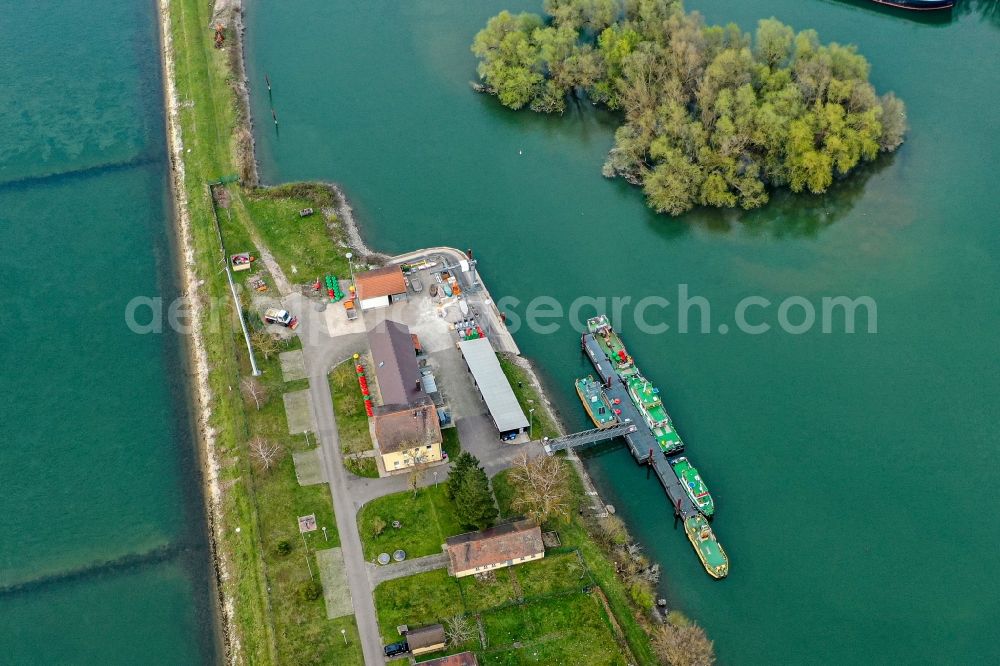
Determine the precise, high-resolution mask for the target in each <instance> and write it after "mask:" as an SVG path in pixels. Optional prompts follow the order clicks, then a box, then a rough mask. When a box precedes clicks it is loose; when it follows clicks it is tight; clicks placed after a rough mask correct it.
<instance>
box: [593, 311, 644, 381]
mask: <svg viewBox="0 0 1000 666" xmlns="http://www.w3.org/2000/svg"><path fill="white" fill-rule="evenodd" d="M587 330H589V331H590V332H591V333H593V334H594V337H595V338H596V339H597V343H598V344H599V345H600V346H601V350H602V351H604V355H605V356H607V357H608V360H609V361H611V363H612V364H613V365H614V367H615V370H616V371H617V372H618V374H619V375H621V374H623V373H627V372H629V371H630V370H633V369H634V368H635V364H634V363H633V361H632V357H631V356H630V355H629V353H628V350H627V349H625V343H624V342H622V339H621V338H619V337H618V334H617V333H616V332H615V329H613V328H612V327H611V322H609V321H608V317H607V316H606V315H601V316H599V317H591V318H590V319H588V320H587Z"/></svg>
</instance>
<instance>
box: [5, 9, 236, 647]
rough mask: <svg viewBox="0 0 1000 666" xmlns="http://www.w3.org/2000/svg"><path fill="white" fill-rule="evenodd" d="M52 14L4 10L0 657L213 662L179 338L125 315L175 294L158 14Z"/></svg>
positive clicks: (205, 556)
mask: <svg viewBox="0 0 1000 666" xmlns="http://www.w3.org/2000/svg"><path fill="white" fill-rule="evenodd" d="M57 4H58V6H55V5H53V6H52V7H43V6H41V5H40V4H38V3H35V4H30V5H26V4H25V3H19V2H13V1H11V0H0V16H2V17H3V20H2V21H0V115H2V117H3V119H4V121H3V127H4V130H3V132H2V133H0V276H2V278H3V279H2V282H3V286H2V291H0V313H2V314H0V322H2V326H0V368H2V370H0V373H2V374H0V405H2V407H0V413H2V414H3V421H4V425H5V428H4V438H3V446H2V451H0V535H2V537H0V619H2V629H0V663H4V664H55V663H66V664H68V663H74V664H191V663H213V662H215V661H216V660H217V655H218V652H219V651H218V647H217V645H216V634H217V632H216V630H215V624H216V622H215V614H214V612H213V602H212V597H213V580H212V577H211V569H210V566H209V553H208V548H207V540H206V530H205V524H204V523H205V520H204V511H203V508H202V506H203V499H202V495H201V479H200V472H199V466H198V463H197V458H196V449H195V446H194V443H193V438H192V428H191V420H190V415H189V411H188V401H187V399H186V396H187V388H186V383H187V371H186V368H185V361H184V356H183V353H182V348H181V346H180V340H179V338H178V337H177V336H174V335H171V334H170V333H169V332H166V333H164V334H163V335H136V334H135V333H132V332H131V331H130V330H129V328H128V327H127V326H126V321H125V311H126V305H127V304H128V302H129V301H130V300H131V299H132V298H133V297H135V296H145V297H160V298H164V299H168V300H169V299H171V298H173V297H174V296H175V295H176V293H177V284H176V274H175V270H174V250H173V247H172V237H173V232H172V227H171V209H170V198H169V194H168V192H169V190H168V180H167V163H166V151H165V139H164V115H163V94H162V76H161V71H160V52H159V46H158V41H157V39H158V38H157V34H158V32H157V14H156V9H155V4H154V2H152V0H144V1H142V2H128V3H122V2H112V1H110V0H92V1H88V2H84V1H83V0H68V1H66V2H60V3H57ZM145 312H147V313H148V311H145ZM148 316H149V315H148V314H145V315H144V316H142V320H143V321H145V320H147V319H148Z"/></svg>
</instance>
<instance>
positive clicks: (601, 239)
mask: <svg viewBox="0 0 1000 666" xmlns="http://www.w3.org/2000/svg"><path fill="white" fill-rule="evenodd" d="M688 6H689V8H692V9H698V10H700V11H702V12H703V13H705V14H706V15H707V17H708V19H709V20H710V21H711V22H728V21H734V22H736V23H738V24H739V25H741V26H742V27H743V28H744V29H752V28H753V26H754V25H755V23H756V21H757V20H758V19H760V18H765V17H768V16H771V15H774V16H777V17H778V18H780V19H782V20H784V21H785V22H787V23H790V24H791V25H793V26H794V27H796V28H798V29H803V28H810V27H811V28H816V29H817V30H818V31H819V32H820V35H821V37H822V38H823V39H824V40H835V41H840V42H853V43H856V44H858V46H859V47H860V50H861V52H862V53H864V54H865V55H866V56H867V57H868V58H869V59H870V61H871V63H872V75H871V78H872V81H873V82H874V83H875V85H876V86H877V88H878V89H879V90H895V91H896V92H897V94H899V95H900V96H901V97H902V98H903V99H904V100H906V102H907V104H908V105H909V115H910V124H911V127H912V129H911V131H910V134H909V138H908V141H907V143H906V144H905V145H904V146H903V147H902V149H901V150H900V151H899V152H898V153H897V154H896V155H894V156H892V157H891V158H889V159H883V160H880V161H879V162H878V163H876V164H874V165H873V166H871V167H869V168H867V169H865V170H863V171H862V172H861V173H859V174H857V175H855V176H853V177H851V178H850V179H848V180H846V181H844V182H841V183H839V184H837V185H836V186H835V187H834V188H833V189H832V190H831V192H830V193H829V194H828V195H826V196H823V197H811V196H790V195H787V194H780V193H779V194H777V195H776V196H775V197H774V198H773V201H772V203H771V204H770V205H769V206H767V207H765V208H763V209H761V210H757V211H753V212H750V213H742V212H733V211H726V212H719V211H694V212H692V213H691V214H689V215H686V216H685V217H683V218H681V219H677V220H675V219H669V218H666V217H661V216H657V215H654V214H652V213H651V212H649V211H648V210H647V209H646V207H645V204H644V202H643V200H642V196H641V194H640V193H639V192H638V191H636V190H635V189H633V188H631V187H629V186H627V185H625V184H624V183H622V182H620V181H608V180H605V179H603V178H602V177H601V175H600V167H601V163H602V161H603V158H604V155H605V153H606V152H607V150H608V148H609V147H610V146H611V142H612V132H613V130H614V127H615V119H614V117H613V116H611V115H609V114H605V113H602V112H598V111H595V110H593V108H592V107H590V106H589V105H584V106H582V107H579V108H571V109H570V110H569V111H567V113H566V114H565V115H564V116H562V117H542V116H539V115H535V114H531V113H529V112H522V113H514V112H510V111H507V110H504V109H502V108H501V107H500V106H499V105H498V104H497V102H496V100H494V99H492V98H489V97H485V96H480V95H476V94H474V93H473V92H471V91H470V89H469V85H468V82H469V81H470V80H471V79H473V78H474V77H475V61H474V59H473V57H472V55H471V54H470V52H469V44H470V43H471V41H472V37H473V35H474V34H475V32H476V31H477V30H478V29H479V28H480V27H481V26H482V25H483V24H484V23H485V21H486V19H487V17H489V16H490V15H492V14H494V13H496V12H497V11H498V10H500V9H502V8H510V9H515V10H518V9H530V10H532V11H537V10H538V9H539V8H540V3H539V2H537V1H527V0H495V1H494V0H491V1H489V2H459V1H457V0H413V1H411V2H406V3H399V2H389V1H386V0H372V1H371V2H366V3H361V4H359V3H355V2H346V1H344V0H336V1H331V2H326V3H315V2H306V1H304V0H283V1H282V2H276V1H274V0H252V1H251V2H250V4H249V6H248V35H247V38H248V43H247V51H248V57H249V63H248V66H249V75H250V78H251V84H252V86H253V97H252V104H253V109H254V115H255V117H256V118H259V119H261V120H262V122H261V123H259V124H258V127H257V128H256V134H257V139H258V147H259V151H260V153H259V156H260V160H261V167H262V173H263V176H264V179H265V180H267V181H269V182H282V181H291V180H303V179H315V178H320V179H330V180H336V181H338V182H341V183H342V184H343V185H344V187H345V188H346V191H347V192H348V195H349V196H350V197H351V200H352V203H353V204H354V206H355V210H356V213H357V214H358V217H359V218H360V220H361V222H362V225H363V232H364V234H365V235H366V237H367V238H368V239H369V240H370V241H371V242H372V244H373V245H375V246H376V247H377V248H378V249H381V250H385V251H389V252H394V251H405V250H409V249H412V248H414V247H424V246H430V245H435V244H448V245H453V246H456V247H460V248H466V247H471V248H474V249H475V251H476V254H477V257H478V258H479V259H481V266H480V268H481V271H482V274H483V275H484V277H485V279H486V280H487V282H488V284H489V285H490V287H491V290H492V291H493V293H494V296H496V297H498V298H499V297H502V296H510V297H515V298H517V299H519V300H520V302H521V306H519V307H514V308H512V311H513V312H515V313H519V314H520V315H522V316H523V314H524V307H525V304H526V303H527V302H528V301H530V300H531V299H533V298H535V297H538V296H550V297H553V298H554V299H556V301H558V302H559V303H561V304H563V306H564V307H567V306H568V305H569V304H570V303H572V302H573V300H574V299H576V298H577V297H580V296H589V297H595V298H596V297H607V298H611V297H615V296H630V297H632V299H633V302H635V301H637V300H638V299H639V298H642V297H645V296H654V295H661V296H664V297H666V298H668V299H669V300H670V301H671V302H672V303H674V304H676V303H677V301H678V294H679V292H678V289H679V285H682V284H684V285H688V286H687V289H688V290H689V293H690V294H692V295H698V296H703V297H704V298H705V299H707V300H708V302H709V303H710V307H711V318H712V319H711V323H710V326H709V331H710V332H708V333H701V332H689V333H686V334H682V333H680V332H678V329H679V318H678V308H677V307H676V305H672V306H671V307H668V308H666V309H664V308H653V309H651V310H650V311H649V313H648V315H647V318H648V320H649V321H651V322H665V323H670V324H671V328H670V329H669V330H668V331H666V332H664V333H660V334H653V333H650V332H643V331H640V330H639V327H638V326H637V325H636V323H635V321H634V318H633V317H632V315H631V314H630V310H629V309H628V308H626V309H625V311H624V313H625V316H624V317H623V318H622V320H621V321H620V322H619V325H620V328H621V330H622V332H623V336H624V339H625V341H626V343H627V344H628V345H629V347H630V349H631V351H632V353H633V354H634V356H635V358H636V359H637V360H638V362H639V364H640V366H641V367H642V368H643V369H644V370H645V372H646V374H648V375H649V376H650V378H651V379H652V380H653V381H654V382H655V383H656V384H658V385H659V387H660V388H661V389H662V391H663V395H664V399H665V402H666V404H667V406H668V408H669V410H670V412H671V414H672V415H673V417H674V419H675V421H676V422H677V424H678V427H679V429H680V431H681V434H682V435H683V436H684V438H685V440H686V441H687V443H688V451H689V453H690V456H691V458H692V460H693V461H694V462H695V463H696V464H697V465H698V466H699V468H700V469H701V471H702V474H703V476H704V477H705V479H706V481H707V483H708V484H709V487H710V488H711V489H712V491H713V493H714V494H715V496H716V500H717V506H718V513H717V517H716V519H715V523H714V524H715V529H716V532H717V534H718V536H719V538H720V540H721V541H722V543H723V544H724V546H725V547H726V549H727V551H728V553H729V556H730V560H731V564H732V571H731V574H730V576H729V578H728V579H726V580H724V581H721V582H716V581H713V580H711V579H710V578H709V577H708V576H706V575H705V573H704V571H703V570H702V569H701V567H700V565H699V563H698V561H697V560H696V558H695V556H694V555H693V553H692V552H691V549H690V546H689V545H688V544H687V542H686V540H685V539H684V537H683V535H682V534H681V533H679V532H677V531H675V530H674V528H673V525H672V522H673V521H672V517H671V513H670V510H669V507H668V505H667V503H666V502H665V501H664V496H663V492H662V490H661V489H660V488H659V487H658V486H657V484H656V482H655V481H653V480H649V481H647V480H646V479H645V474H644V473H643V472H642V470H640V469H638V468H636V466H635V465H634V463H633V462H632V461H631V459H630V458H629V457H628V455H627V454H626V453H625V452H624V450H623V449H622V448H620V447H606V448H604V449H601V450H598V451H596V452H594V453H593V454H592V455H590V456H588V460H587V464H588V467H589V469H590V471H591V472H592V474H593V476H594V478H595V480H596V482H597V484H598V486H599V487H600V489H601V491H602V492H603V493H604V494H605V495H606V497H607V499H608V501H609V502H611V503H613V504H614V505H615V506H616V507H617V509H618V510H619V512H620V514H621V515H622V516H624V517H625V518H626V520H627V521H628V523H629V525H630V527H631V528H632V530H633V531H634V533H635V534H636V535H637V536H638V538H639V539H640V540H641V542H642V543H643V544H644V545H645V547H646V549H647V552H648V553H649V554H650V555H651V556H652V557H653V558H655V559H656V560H657V561H659V562H661V563H662V565H663V568H664V572H665V573H664V578H663V584H662V587H663V593H664V595H665V596H666V597H667V598H668V599H669V602H670V604H671V605H672V606H676V607H678V608H681V609H683V610H684V611H686V612H687V613H689V614H690V615H691V616H693V617H694V618H696V619H697V620H698V621H699V622H700V623H702V624H703V625H704V626H705V627H706V628H707V630H708V632H709V633H710V635H711V636H712V638H714V640H715V643H716V648H717V651H718V655H719V657H720V659H721V661H723V662H724V663H761V664H764V663H862V662H865V663H901V662H902V663H985V662H993V663H995V662H997V661H998V660H1000V647H998V645H1000V644H998V643H997V642H996V641H994V640H992V638H991V632H992V630H993V627H994V626H995V624H996V622H997V621H998V620H1000V585H998V583H997V581H998V580H1000V576H998V575H997V569H998V565H1000V548H998V547H997V535H998V534H1000V514H998V512H997V511H996V510H995V509H994V508H993V504H992V502H993V492H994V491H995V489H996V487H997V483H998V480H1000V473H998V470H1000V460H998V454H997V446H996V445H997V440H998V434H1000V428H998V426H997V421H996V419H995V418H994V417H995V404H994V403H995V402H996V399H997V396H998V395H1000V372H998V368H997V349H998V345H997V330H998V326H1000V312H998V307H997V306H998V298H997V293H996V287H997V284H998V282H1000V272H998V269H997V262H996V256H997V253H998V252H1000V234H998V232H997V221H998V219H1000V205H998V203H997V202H998V199H997V198H996V195H995V182H996V176H995V165H996V163H997V162H998V161H1000V152H998V142H997V135H996V109H997V107H998V103H1000V68H998V67H997V54H998V53H1000V20H998V16H997V10H996V6H995V3H990V2H961V3H960V7H959V8H958V9H957V10H956V11H955V12H954V13H953V14H950V15H946V16H944V17H942V18H927V17H920V16H916V15H913V14H907V13H900V12H895V11H883V10H878V9H874V8H873V5H872V4H871V3H868V2H862V1H846V2H841V1H837V0H769V1H767V2H765V1H763V0H748V1H746V2H739V3H734V2H727V3H721V2H710V1H708V0H691V1H689V3H688ZM265 73H267V74H268V75H269V77H270V79H271V82H272V84H273V101H274V108H275V110H276V111H277V114H278V117H279V119H280V121H281V128H280V136H279V135H277V134H276V133H275V131H274V127H273V124H272V123H271V122H270V113H269V107H268V95H267V91H266V89H265V88H264V86H263V81H264V75H265ZM264 120H266V122H264ZM754 295H756V296H761V297H764V298H766V299H768V300H769V301H771V302H772V303H773V304H774V305H773V306H772V307H771V308H770V309H757V310H754V315H753V317H752V319H753V320H754V321H755V322H758V321H759V322H769V323H770V324H771V325H772V330H771V331H770V332H768V333H766V334H762V335H749V334H744V333H737V332H736V328H735V327H734V326H732V324H733V323H734V321H735V319H734V312H735V308H736V305H737V303H738V302H739V301H740V299H743V298H744V297H747V296H754ZM841 295H843V296H848V297H851V298H856V297H860V296H869V297H871V298H872V299H873V300H874V301H875V303H876V304H877V333H873V334H869V333H867V332H866V330H867V329H866V326H865V323H864V318H863V316H862V317H859V325H858V331H859V332H857V333H854V334H846V333H844V332H843V330H844V325H843V321H842V319H843V318H842V317H841V319H840V320H839V323H838V321H836V320H835V321H834V322H833V329H834V332H833V333H827V334H824V333H823V332H822V330H821V326H820V324H819V323H817V324H816V326H815V327H814V328H813V329H812V330H810V331H809V332H806V333H804V334H801V335H792V334H789V333H785V332H782V331H780V330H778V326H777V323H778V322H779V319H778V318H777V313H776V309H777V304H778V303H781V302H782V301H784V300H785V299H787V298H789V297H796V296H798V297H802V298H804V299H806V300H807V301H808V302H809V303H811V304H813V305H814V307H815V308H816V310H817V312H818V311H819V308H820V305H819V304H820V303H821V299H822V298H823V297H826V296H829V297H835V296H841ZM52 296H55V294H52ZM47 300H48V301H49V302H53V303H54V302H56V301H57V300H58V299H57V298H53V297H50V298H49V299H47ZM799 307H801V306H799ZM691 312H692V315H691V316H692V320H693V321H695V322H697V321H698V319H697V318H698V317H699V316H700V310H697V309H694V310H692V311H691ZM801 312H802V311H801V309H799V310H795V313H796V314H793V315H791V316H790V319H791V320H792V321H794V322H796V323H797V322H799V321H801V317H802V314H801ZM720 324H726V326H728V332H727V333H722V332H720V329H719V325H720ZM692 328H693V329H695V330H700V329H699V328H698V326H697V323H695V324H693V325H692ZM837 330H839V331H841V332H840V333H837V332H836V331H837ZM517 339H518V342H519V344H520V345H521V348H522V351H523V352H524V353H525V354H526V355H527V356H529V357H530V358H533V359H535V360H536V361H540V366H541V369H542V371H543V373H544V378H545V381H546V382H547V384H548V385H549V386H550V388H551V389H552V393H553V395H554V399H555V401H556V404H557V406H558V408H559V410H560V412H561V414H562V416H563V418H564V419H565V421H566V422H567V423H568V424H569V425H570V426H571V427H584V426H585V425H586V424H585V421H584V417H583V414H582V410H581V409H580V407H579V404H578V403H577V402H576V398H575V395H574V394H573V391H572V388H571V382H572V379H573V378H574V377H576V376H579V375H580V374H582V373H586V372H589V371H590V369H589V367H588V364H587V363H586V362H585V361H584V360H583V359H582V358H581V356H580V352H579V347H578V333H577V332H576V331H575V330H573V328H572V327H571V326H570V325H568V324H567V323H566V322H563V325H562V326H560V327H558V330H557V331H556V332H553V333H547V334H542V333H539V332H532V331H528V330H521V331H520V332H518V333H517ZM6 353H10V352H9V350H7V351H6Z"/></svg>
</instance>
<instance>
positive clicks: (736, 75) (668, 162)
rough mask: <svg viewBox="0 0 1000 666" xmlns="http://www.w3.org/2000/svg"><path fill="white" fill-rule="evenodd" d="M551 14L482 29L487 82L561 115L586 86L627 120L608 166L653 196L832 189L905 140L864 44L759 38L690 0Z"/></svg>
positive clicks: (763, 195) (758, 198)
mask: <svg viewBox="0 0 1000 666" xmlns="http://www.w3.org/2000/svg"><path fill="white" fill-rule="evenodd" d="M544 8H545V11H546V13H547V14H548V19H543V18H542V17H541V16H539V15H537V14H529V13H525V14H519V15H513V14H511V13H509V12H506V11H504V12H501V13H500V14H498V15H497V16H494V17H493V18H491V19H490V20H489V22H488V23H487V25H486V27H485V28H484V29H483V30H481V31H480V32H479V34H477V35H476V38H475V41H474V43H473V45H472V51H473V53H475V55H476V56H477V57H478V58H479V59H480V63H479V67H478V71H479V76H480V77H481V78H482V80H483V86H482V89H483V90H485V91H486V92H489V93H492V94H495V95H496V96H497V97H498V98H499V100H500V102H501V103H502V104H503V105H504V106H507V107H509V108H511V109H520V108H522V107H525V106H528V107H529V108H531V109H532V110H533V111H538V112H544V113H561V112H562V111H563V110H564V109H565V106H566V102H567V100H568V99H571V100H574V101H578V100H579V98H580V96H581V94H585V95H586V96H587V97H589V99H590V100H591V101H592V102H593V103H595V104H600V105H603V106H605V107H607V108H609V109H612V110H615V111H619V112H621V114H622V115H623V119H624V122H623V124H622V125H621V127H619V128H618V130H617V131H616V132H615V145H614V147H613V148H612V149H611V152H610V153H609V155H608V159H607V161H606V162H605V164H604V170H603V172H604V175H605V176H607V177H609V178H610V177H615V176H621V177H622V178H624V179H625V180H627V181H628V182H630V183H632V184H634V185H640V186H642V188H643V191H644V192H645V194H646V198H647V200H648V203H649V205H650V206H651V207H652V208H654V209H656V210H657V211H658V212H661V213H669V214H670V215H679V214H681V213H683V212H685V211H687V210H690V209H691V208H692V207H694V206H696V205H703V206H716V207H727V208H732V207H735V206H740V207H742V208H745V209H750V208H757V207H759V206H762V205H764V204H765V203H767V201H768V189H769V188H772V187H785V186H787V187H789V188H791V189H792V190H793V191H795V192H801V191H803V190H808V191H809V192H813V193H821V192H825V191H826V189H827V188H828V187H829V186H830V185H831V183H832V182H833V180H834V178H835V177H838V176H843V175H845V174H847V173H849V172H850V171H851V170H852V169H854V168H855V167H856V166H858V165H859V164H860V163H862V162H866V161H871V160H873V159H875V157H876V156H877V155H878V154H879V153H880V152H891V151H893V150H895V149H896V148H898V147H899V146H900V144H902V142H903V136H904V133H905V131H906V110H905V107H904V105H903V102H902V101H900V100H899V99H897V98H896V97H895V95H893V94H892V93H887V94H885V95H883V96H881V97H879V96H878V95H877V94H876V92H875V89H874V88H873V86H872V85H871V84H870V83H869V82H868V71H869V65H868V61H867V60H866V59H865V58H864V57H863V56H862V55H860V54H858V53H857V51H856V49H855V47H853V46H843V45H840V44H836V43H830V44H826V45H823V44H821V43H820V41H819V37H818V35H817V34H816V32H815V31H814V30H803V31H802V32H799V33H795V32H794V31H793V30H792V28H790V27H789V26H787V25H784V24H783V23H781V22H780V21H778V20H776V19H774V18H771V19H767V20H762V21H760V22H759V24H758V26H757V31H756V34H755V35H754V37H753V38H751V36H750V35H749V34H747V33H744V32H743V31H742V30H740V28H739V27H738V26H736V25H734V24H729V25H727V26H724V27H722V26H707V25H705V23H704V20H703V18H702V17H701V15H700V14H698V13H697V12H692V13H686V12H685V11H684V8H683V5H682V3H681V2H680V0H624V5H623V6H622V5H620V4H619V2H618V1H617V0H545V3H544Z"/></svg>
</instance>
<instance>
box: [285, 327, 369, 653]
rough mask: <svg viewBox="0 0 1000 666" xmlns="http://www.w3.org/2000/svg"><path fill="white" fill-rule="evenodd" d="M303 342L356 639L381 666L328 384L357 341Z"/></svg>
mask: <svg viewBox="0 0 1000 666" xmlns="http://www.w3.org/2000/svg"><path fill="white" fill-rule="evenodd" d="M303 312H306V311H303ZM310 313H311V311H310ZM318 322H319V318H318V317H308V320H307V321H304V322H303V324H304V325H306V326H308V325H310V324H318ZM344 337H345V338H353V337H354V336H344ZM310 338H311V339H310ZM302 339H303V347H302V352H303V356H304V358H305V362H306V369H307V371H308V375H309V391H310V394H311V395H312V403H313V416H314V418H315V422H316V438H317V440H318V441H319V444H320V454H321V455H320V458H321V461H322V464H323V468H324V471H325V472H326V478H327V479H328V480H329V481H330V494H331V495H332V496H333V512H334V515H335V517H336V520H337V531H338V532H339V533H340V547H341V550H342V552H343V554H344V569H345V573H346V575H347V582H348V587H349V589H350V592H351V602H352V604H353V605H354V617H355V618H356V619H357V623H358V633H359V634H360V636H361V649H362V652H363V654H364V657H365V663H366V664H368V665H369V666H371V665H372V664H382V663H385V657H384V653H383V651H382V637H381V635H380V633H379V630H378V621H377V620H376V615H375V603H374V601H373V600H372V594H371V587H370V585H369V582H368V571H367V570H366V567H365V557H364V553H363V552H362V550H361V536H360V534H359V533H358V523H357V521H356V519H355V508H354V502H353V501H352V500H351V494H350V491H349V488H348V485H347V479H348V473H347V471H346V470H345V469H344V464H343V460H342V459H341V452H340V436H339V434H338V433H337V418H336V416H335V415H334V413H333V401H332V398H331V395H330V382H329V380H328V379H327V373H328V372H329V369H330V366H331V365H332V364H333V363H335V362H336V361H338V360H340V359H343V358H346V356H348V355H349V352H350V350H349V349H345V348H343V347H344V346H345V345H349V344H356V341H353V340H352V341H351V342H347V341H344V342H343V343H341V344H339V345H338V344H336V342H338V339H337V338H332V339H331V338H326V341H325V344H323V343H321V337H320V336H302Z"/></svg>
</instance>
